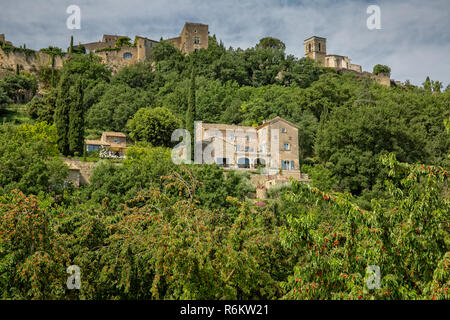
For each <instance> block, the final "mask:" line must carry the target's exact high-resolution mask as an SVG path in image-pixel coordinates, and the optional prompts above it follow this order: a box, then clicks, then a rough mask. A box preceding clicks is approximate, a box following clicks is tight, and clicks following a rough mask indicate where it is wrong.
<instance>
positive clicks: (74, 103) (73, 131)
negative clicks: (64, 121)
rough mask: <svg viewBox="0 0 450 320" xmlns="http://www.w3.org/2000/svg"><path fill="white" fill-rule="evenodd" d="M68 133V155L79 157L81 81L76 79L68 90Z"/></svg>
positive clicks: (82, 116) (82, 112)
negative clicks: (69, 97) (69, 101)
mask: <svg viewBox="0 0 450 320" xmlns="http://www.w3.org/2000/svg"><path fill="white" fill-rule="evenodd" d="M69 93H70V96H71V99H70V100H71V103H70V108H69V131H68V133H67V139H68V142H69V151H70V154H74V155H81V154H82V153H83V146H84V108H83V89H82V86H81V80H80V79H77V80H76V82H75V85H74V86H73V87H71V88H70V92H69Z"/></svg>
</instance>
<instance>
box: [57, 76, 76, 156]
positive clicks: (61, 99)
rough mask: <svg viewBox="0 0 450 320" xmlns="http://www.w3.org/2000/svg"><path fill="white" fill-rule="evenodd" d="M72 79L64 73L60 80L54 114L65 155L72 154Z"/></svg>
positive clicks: (61, 147)
mask: <svg viewBox="0 0 450 320" xmlns="http://www.w3.org/2000/svg"><path fill="white" fill-rule="evenodd" d="M71 85H72V81H71V79H70V77H69V76H68V75H66V74H64V75H63V77H62V78H61V80H60V82H59V86H58V93H57V98H56V109H55V114H54V122H55V125H56V132H57V134H58V148H59V151H60V152H61V153H62V154H63V155H69V154H70V144H69V136H68V135H69V124H70V118H69V112H70V105H71V104H72V101H71V98H72V97H71V96H70V95H69V93H70V88H71Z"/></svg>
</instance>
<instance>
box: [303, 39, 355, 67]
mask: <svg viewBox="0 0 450 320" xmlns="http://www.w3.org/2000/svg"><path fill="white" fill-rule="evenodd" d="M304 45H305V56H307V57H308V58H311V59H314V60H316V61H319V62H320V64H321V65H322V66H324V67H330V68H336V69H349V70H353V71H356V72H362V68H361V66H360V65H357V64H353V63H351V61H350V58H349V57H347V56H340V55H337V54H327V39H326V38H321V37H316V36H312V37H310V38H308V39H306V40H305V41H304Z"/></svg>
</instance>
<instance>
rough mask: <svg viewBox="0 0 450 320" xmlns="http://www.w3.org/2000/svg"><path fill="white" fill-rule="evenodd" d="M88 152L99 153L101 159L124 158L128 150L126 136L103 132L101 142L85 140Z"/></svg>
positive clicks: (120, 133) (119, 133)
mask: <svg viewBox="0 0 450 320" xmlns="http://www.w3.org/2000/svg"><path fill="white" fill-rule="evenodd" d="M85 144H86V151H87V152H92V151H99V152H100V156H101V157H105V158H124V157H125V152H126V150H127V140H126V135H125V134H124V133H122V132H103V133H102V137H101V138H100V140H85Z"/></svg>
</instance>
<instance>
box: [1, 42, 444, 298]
mask: <svg viewBox="0 0 450 320" xmlns="http://www.w3.org/2000/svg"><path fill="white" fill-rule="evenodd" d="M47 51H49V52H53V51H54V52H55V54H61V50H58V49H57V48H52V47H50V48H47ZM386 68H387V69H389V70H390V68H389V67H387V66H379V65H378V66H377V67H376V68H374V69H376V70H374V73H376V72H377V71H379V70H386ZM39 87H40V88H41V92H43V94H39V93H38V91H39V90H38V88H39ZM42 88H43V89H42ZM18 115H20V116H18ZM276 116H280V117H282V118H284V119H286V120H289V121H291V122H293V123H295V124H296V125H298V126H299V127H300V129H299V144H300V146H299V147H300V159H299V161H300V163H301V170H302V172H305V173H307V174H308V175H309V177H310V178H311V182H310V183H307V184H305V183H300V182H296V181H291V183H290V185H289V186H283V187H274V188H271V189H269V190H268V194H269V197H268V199H265V200H264V201H262V200H259V201H257V200H255V199H253V198H252V196H251V194H252V193H254V191H255V188H254V187H253V186H252V184H251V183H250V180H249V173H248V172H228V173H227V174H226V175H224V170H223V169H222V168H220V167H219V166H217V165H201V166H200V165H187V164H186V165H176V164H174V163H173V162H172V160H171V148H172V147H173V146H174V143H173V142H172V141H171V140H170V135H171V133H172V132H173V130H175V129H177V128H180V127H186V128H188V129H191V126H192V120H201V121H204V122H212V123H225V124H240V125H246V126H256V125H259V124H261V123H262V121H263V120H266V119H271V118H274V117H276ZM0 119H2V120H1V121H2V123H1V124H0V298H1V299H62V300H65V299H68V300H76V299H114V300H115V299H242V300H248V299H252V300H253V299H255V300H259V299H270V300H272V299H301V300H309V299H319V300H321V299H333V300H341V299H342V300H348V299H352V300H358V299H365V300H376V299H402V300H410V299H411V300H414V299H430V300H435V299H438V300H442V299H449V297H450V295H449V293H448V288H449V286H450V270H449V267H450V193H449V189H448V175H449V171H450V86H448V87H447V88H445V89H444V88H442V84H441V83H440V82H439V81H433V80H431V79H430V78H429V77H427V78H426V79H425V80H424V83H423V84H422V86H416V85H412V84H410V83H409V81H406V82H405V83H403V84H398V83H397V84H394V85H393V86H391V87H386V86H382V85H380V84H378V83H376V82H375V81H374V80H373V79H371V78H370V77H367V76H366V75H364V74H359V73H356V72H342V71H337V70H335V69H332V68H323V67H321V66H319V65H318V64H317V63H316V62H315V61H313V60H311V59H308V58H297V57H295V56H292V55H288V54H286V53H285V45H284V44H283V43H282V42H281V41H280V40H278V39H273V38H264V39H261V41H260V42H259V43H258V44H256V45H255V46H254V47H252V48H249V49H245V50H244V49H239V48H238V49H235V48H232V47H230V48H226V47H225V45H224V44H223V43H222V42H220V41H217V39H216V37H215V36H211V37H210V39H209V47H208V49H207V50H205V49H201V50H199V51H198V52H194V53H192V54H190V55H189V56H185V55H183V54H182V53H181V52H180V51H178V50H177V49H175V48H174V47H173V46H172V45H171V44H170V43H168V42H166V41H161V42H160V43H158V44H157V45H156V47H154V48H153V51H152V59H151V60H148V61H145V62H139V63H136V64H134V65H132V66H129V67H125V68H122V69H121V70H119V71H118V72H113V71H112V70H110V69H108V68H107V67H106V66H105V65H103V64H102V63H101V61H100V59H99V58H98V57H95V56H94V55H92V54H82V53H72V54H71V55H70V58H69V59H68V60H67V61H66V62H65V63H64V66H63V67H62V68H61V69H54V68H52V66H51V65H50V66H48V67H46V68H42V69H39V70H38V72H37V73H36V74H31V73H27V72H24V71H22V72H20V70H17V72H11V73H10V74H8V75H6V76H4V77H3V78H2V79H0ZM103 131H120V132H124V133H126V134H127V137H128V138H129V139H130V140H132V141H133V146H131V147H129V148H128V150H127V157H126V159H125V160H123V161H120V163H119V164H118V163H117V161H116V162H114V161H111V160H107V159H99V158H98V155H96V154H86V149H85V146H84V139H96V138H98V137H99V136H100V135H101V133H102V132H103ZM62 156H65V157H71V158H77V159H80V161H86V160H92V159H94V160H95V161H98V165H97V166H96V167H95V169H94V172H93V174H92V176H91V180H90V184H89V185H86V186H82V187H80V188H75V187H74V186H72V185H71V184H70V183H67V175H68V167H67V166H66V165H65V164H64V162H63V160H62V159H61V158H62ZM70 265H77V266H79V268H80V272H81V287H80V289H79V290H70V289H68V287H67V286H66V282H67V278H68V276H69V274H68V273H67V268H68V266H70ZM369 266H377V267H378V268H379V270H380V276H381V279H380V283H379V286H377V287H375V288H374V287H373V286H372V287H371V286H369V285H368V283H369V282H370V279H373V274H371V273H370V272H368V267H369ZM369 269H370V268H369Z"/></svg>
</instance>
